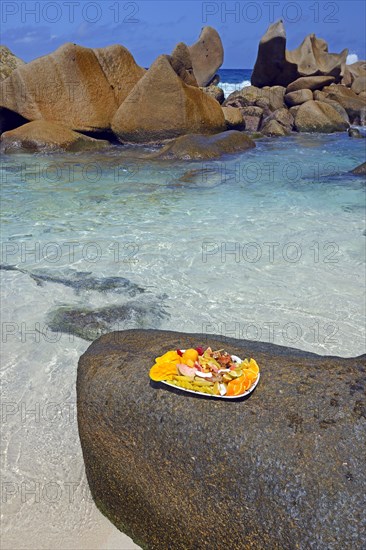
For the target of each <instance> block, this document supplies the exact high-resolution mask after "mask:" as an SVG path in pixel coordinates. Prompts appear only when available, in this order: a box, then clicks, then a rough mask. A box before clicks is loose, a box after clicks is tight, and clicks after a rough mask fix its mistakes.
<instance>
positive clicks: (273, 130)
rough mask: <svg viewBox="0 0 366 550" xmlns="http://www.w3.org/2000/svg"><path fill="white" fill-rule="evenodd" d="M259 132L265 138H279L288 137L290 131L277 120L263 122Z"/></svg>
mask: <svg viewBox="0 0 366 550" xmlns="http://www.w3.org/2000/svg"><path fill="white" fill-rule="evenodd" d="M261 132H262V134H264V135H265V136H271V137H281V136H289V135H290V130H289V129H288V128H286V127H285V126H283V125H282V124H280V123H279V122H278V120H274V119H272V120H266V121H264V122H263V124H262V126H261Z"/></svg>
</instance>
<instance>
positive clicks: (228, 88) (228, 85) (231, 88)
mask: <svg viewBox="0 0 366 550" xmlns="http://www.w3.org/2000/svg"><path fill="white" fill-rule="evenodd" d="M245 86H250V80H243V82H220V83H219V87H220V88H222V89H223V90H224V94H225V98H226V97H228V96H229V95H230V94H232V93H233V92H235V90H241V89H242V88H244V87H245Z"/></svg>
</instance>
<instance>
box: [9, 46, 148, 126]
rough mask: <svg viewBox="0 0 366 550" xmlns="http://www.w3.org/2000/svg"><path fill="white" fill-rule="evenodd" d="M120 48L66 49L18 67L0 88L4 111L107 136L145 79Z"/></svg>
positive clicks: (127, 54)
mask: <svg viewBox="0 0 366 550" xmlns="http://www.w3.org/2000/svg"><path fill="white" fill-rule="evenodd" d="M145 72H146V71H145V70H144V69H142V68H141V67H139V66H138V65H137V64H136V62H135V60H134V58H133V56H132V55H131V54H130V52H129V51H128V50H127V49H126V48H124V47H123V46H120V45H114V46H109V47H106V48H96V49H92V48H84V47H82V46H77V45H76V44H71V43H68V44H64V45H63V46H61V47H60V48H58V49H57V50H56V51H55V52H53V53H50V54H49V55H45V56H43V57H39V58H37V59H35V60H34V61H31V62H30V63H27V64H25V65H22V66H21V67H18V68H17V69H15V71H13V72H12V73H11V75H10V76H9V77H8V78H7V79H5V80H3V81H2V82H1V83H0V107H1V108H3V109H4V110H8V111H9V112H14V113H17V114H18V115H21V116H22V117H24V118H25V119H27V120H29V121H32V120H41V119H42V120H50V121H53V122H58V123H60V124H63V125H64V126H68V127H69V128H71V129H73V130H77V131H81V132H104V131H107V130H109V129H110V127H111V120H112V117H113V115H114V113H115V112H116V111H117V109H118V107H119V105H120V104H121V102H122V101H123V100H124V99H125V98H126V96H127V95H128V94H129V92H130V91H131V90H132V88H133V87H134V85H135V84H136V82H138V80H139V79H140V78H141V77H142V76H143V75H144V74H145Z"/></svg>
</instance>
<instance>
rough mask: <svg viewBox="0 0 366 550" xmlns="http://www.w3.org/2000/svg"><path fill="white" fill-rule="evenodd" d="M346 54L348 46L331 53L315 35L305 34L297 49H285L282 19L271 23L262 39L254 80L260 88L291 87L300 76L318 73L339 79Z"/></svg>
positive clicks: (343, 67) (254, 83)
mask: <svg viewBox="0 0 366 550" xmlns="http://www.w3.org/2000/svg"><path fill="white" fill-rule="evenodd" d="M347 54H348V50H347V49H345V50H343V51H342V52H341V53H340V54H331V53H328V45H327V43H326V42H325V41H324V40H322V39H321V38H317V37H316V36H315V34H309V35H308V36H306V37H305V39H304V40H303V42H302V43H301V44H300V46H299V47H298V48H296V49H295V50H291V51H289V50H286V32H285V28H284V25H283V21H282V20H280V21H277V22H276V23H273V24H272V25H270V26H269V27H268V29H267V32H266V33H265V35H264V36H263V37H262V38H261V41H260V43H259V48H258V55H257V60H256V62H255V65H254V69H253V73H252V78H251V81H252V84H253V85H254V86H258V87H263V86H275V85H276V84H277V85H280V86H288V85H289V84H290V83H291V82H293V81H295V80H297V79H298V78H300V77H309V76H316V75H319V76H328V77H334V79H335V80H336V81H337V82H339V81H340V80H341V78H342V76H343V75H344V70H345V66H346V59H347ZM306 87H307V88H308V87H309V86H306ZM289 91H294V90H289Z"/></svg>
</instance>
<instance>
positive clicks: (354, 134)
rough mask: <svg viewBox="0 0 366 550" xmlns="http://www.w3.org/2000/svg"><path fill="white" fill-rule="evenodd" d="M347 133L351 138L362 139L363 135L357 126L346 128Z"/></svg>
mask: <svg viewBox="0 0 366 550" xmlns="http://www.w3.org/2000/svg"><path fill="white" fill-rule="evenodd" d="M347 133H348V135H349V137H351V138H356V139H363V138H364V137H365V136H363V135H362V134H361V132H360V130H359V129H358V128H348V132H347Z"/></svg>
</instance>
